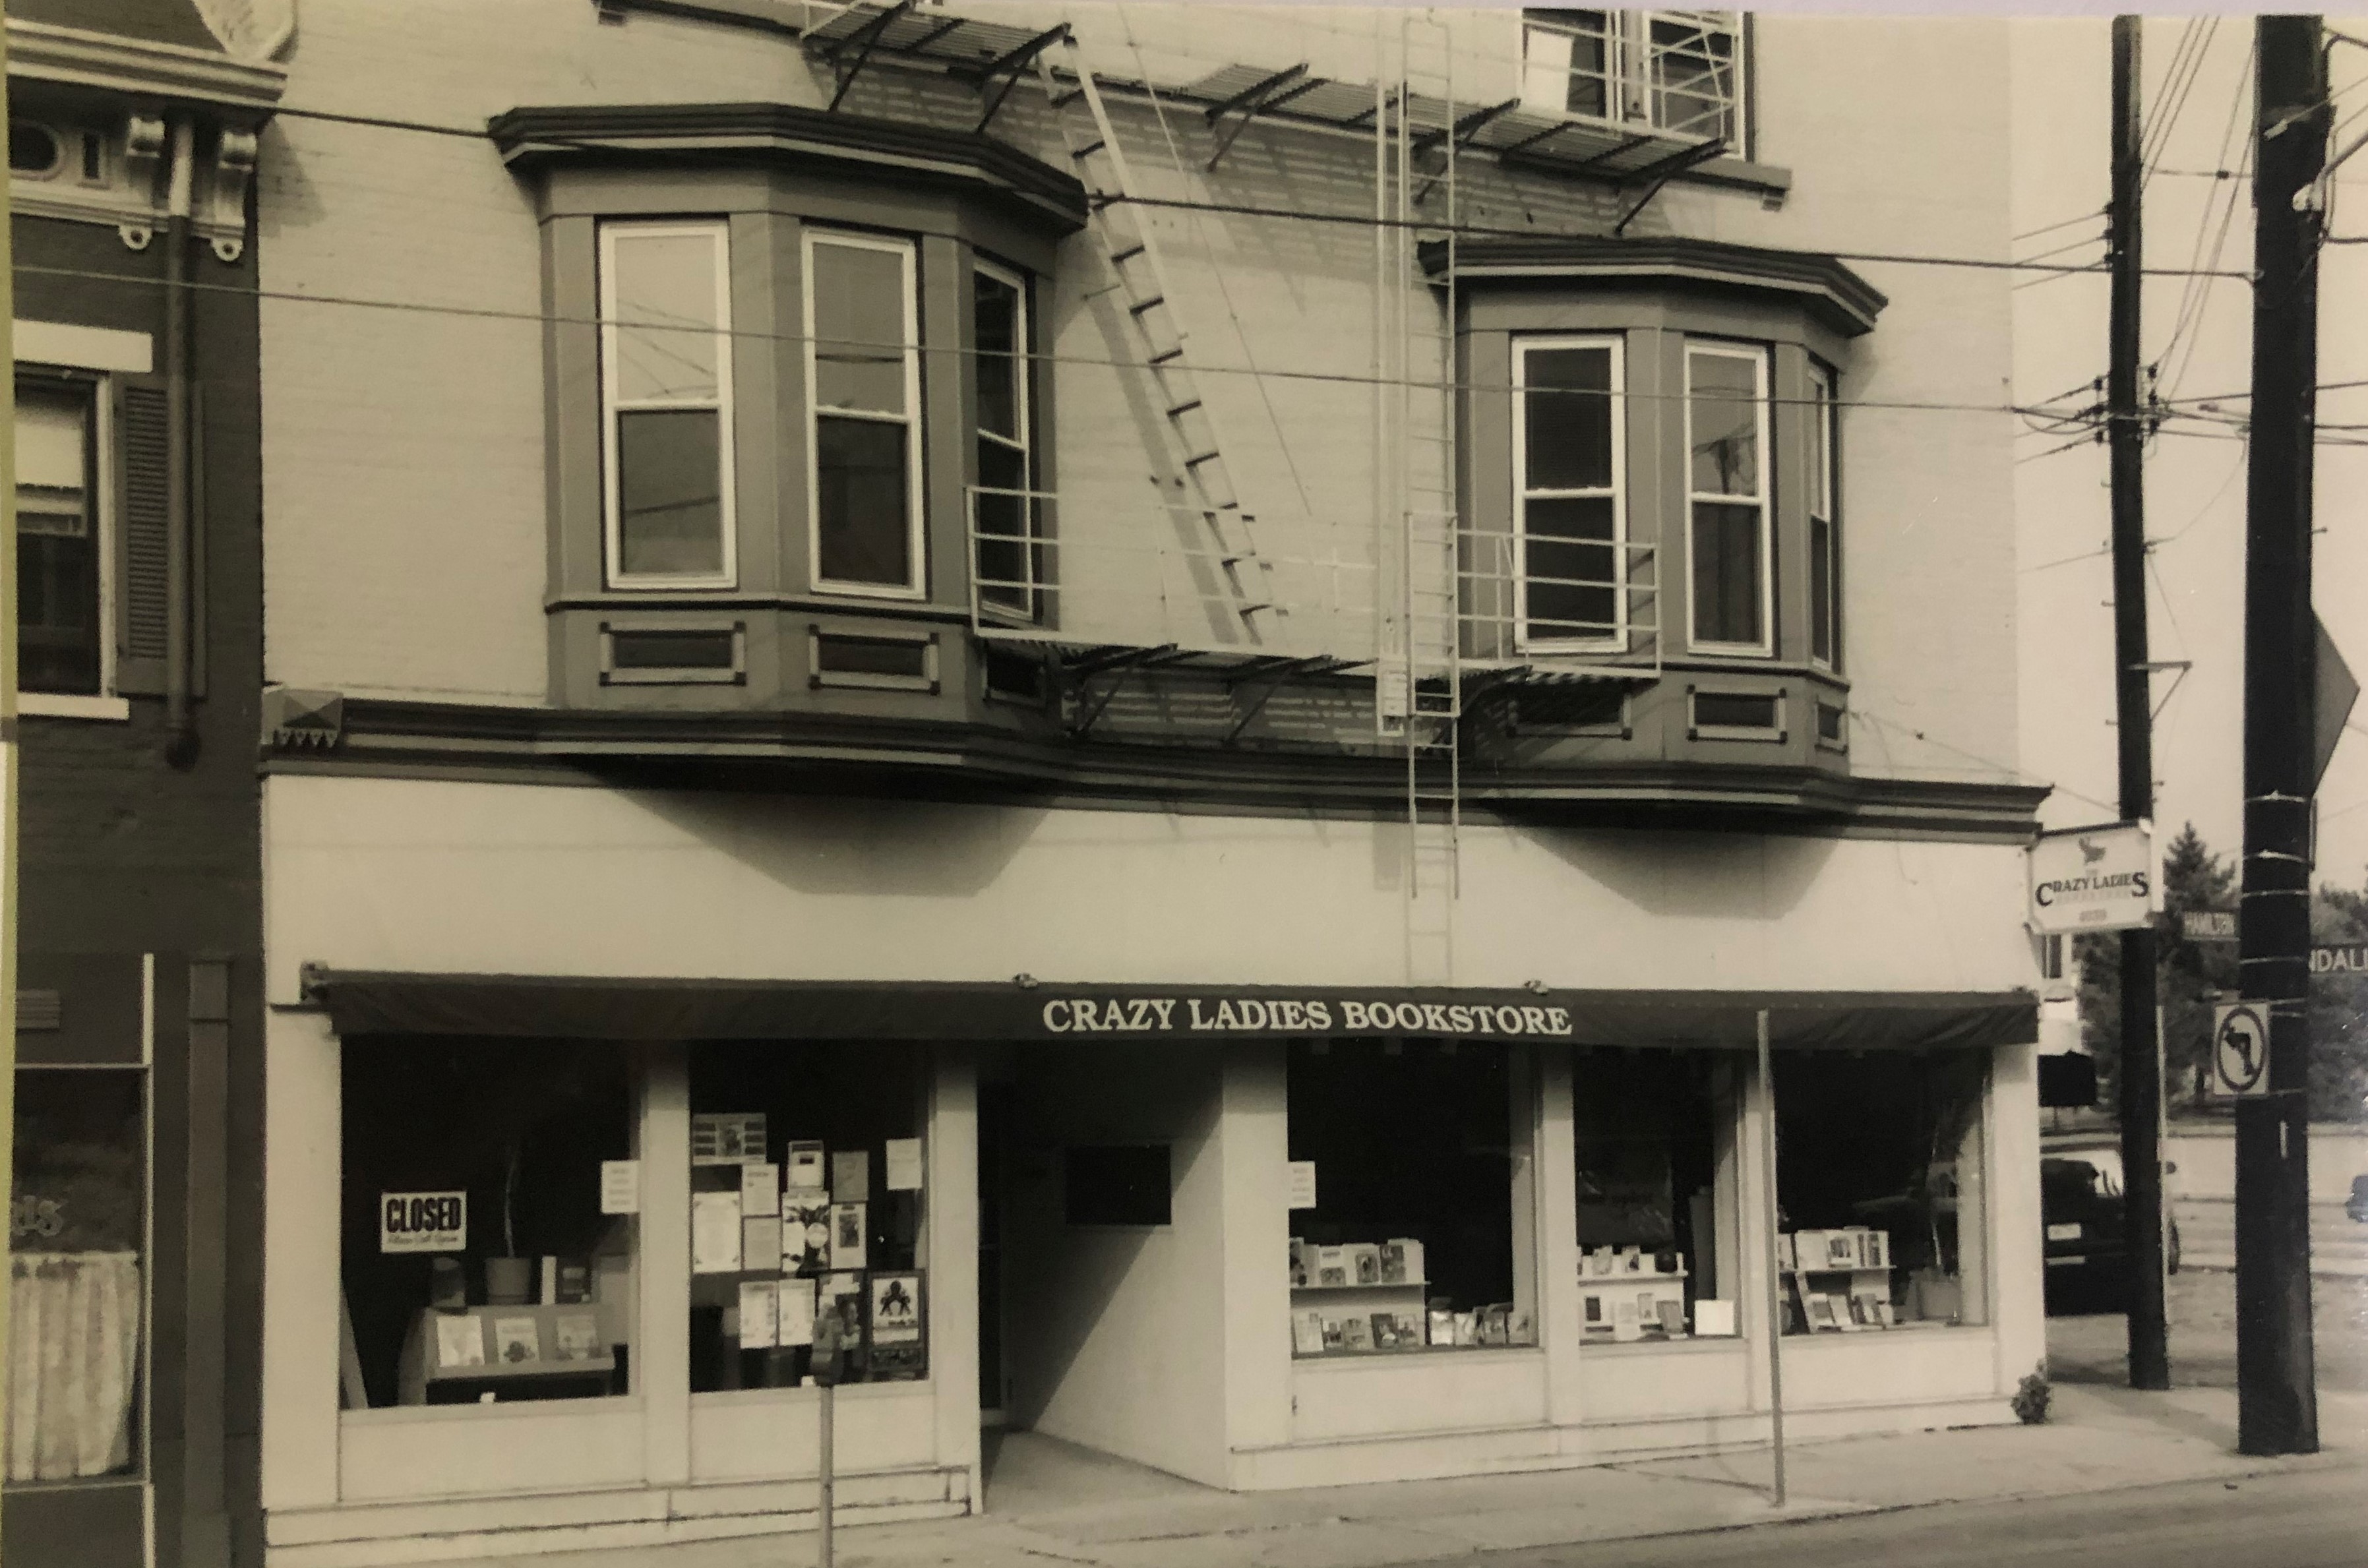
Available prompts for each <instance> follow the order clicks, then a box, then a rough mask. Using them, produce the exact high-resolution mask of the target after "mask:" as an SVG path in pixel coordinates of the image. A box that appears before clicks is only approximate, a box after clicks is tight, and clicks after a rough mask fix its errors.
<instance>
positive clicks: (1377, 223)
mask: <svg viewBox="0 0 2368 1568" xmlns="http://www.w3.org/2000/svg"><path fill="white" fill-rule="evenodd" d="M277 112H278V113H279V114H282V115H287V116H292V117H294V118H296V119H323V120H330V121H334V122H336V123H339V124H347V125H358V126H364V127H369V128H370V129H374V130H384V131H418V132H422V133H425V134H430V135H437V136H453V137H468V138H474V139H476V140H479V141H488V142H489V141H491V140H492V139H493V138H492V133H491V132H490V131H476V130H471V129H468V128H466V127H462V126H451V125H433V124H428V123H426V122H418V121H412V120H402V119H388V118H384V117H381V116H375V115H345V114H333V113H330V112H328V111H326V110H323V109H303V108H286V107H282V108H280V109H279V110H278V111H277ZM536 141H537V142H538V144H540V145H545V146H553V145H556V146H572V147H576V148H579V149H586V150H593V151H597V150H598V149H599V148H600V147H602V146H603V143H601V142H597V141H585V140H571V139H568V138H562V137H543V136H539V137H537V138H536ZM1113 199H1115V200H1123V201H1129V202H1132V203H1133V204H1134V205H1135V206H1138V207H1153V208H1158V209H1160V210H1167V211H1177V212H1204V213H1213V214H1217V215H1219V216H1224V217H1235V218H1277V219H1284V220H1289V221H1292V222H1304V223H1334V224H1346V225H1350V226H1354V227H1357V228H1365V229H1374V228H1379V229H1400V230H1407V231H1411V232H1414V233H1425V234H1451V233H1452V234H1457V235H1461V236H1464V237H1467V238H1476V239H1541V238H1546V239H1552V238H1572V239H1580V238H1594V237H1597V236H1592V235H1557V234H1555V233H1553V232H1552V231H1542V230H1539V229H1537V228H1535V227H1532V226H1522V225H1517V224H1500V223H1442V222H1426V221H1425V220H1422V219H1419V218H1377V217H1375V216H1373V215H1372V214H1371V213H1365V212H1356V213H1351V212H1314V211H1308V210H1304V209H1298V208H1289V207H1265V206H1259V205H1256V204H1254V203H1249V202H1229V201H1196V200H1188V199H1184V198H1181V197H1153V196H1124V197H1118V198H1113ZM1816 254H1817V255H1821V256H1830V257H1831V258H1832V259H1834V260H1836V261H1850V262H1862V263H1865V264H1867V265H1870V266H1882V267H1970V268H1974V269H1976V270H1985V271H2005V272H2044V273H2049V274H2056V273H2066V272H2099V273H2101V272H2102V271H2103V270H2104V264H2103V263H2101V262H2100V263H2097V264H2095V265H2094V266H2088V267H2049V266H2047V265H2045V264H2044V263H2039V262H2021V261H2011V260H2002V259H1998V258H1995V257H1987V256H1906V255H1899V254H1896V253H1891V252H1881V251H1820V252H1817V253H1816ZM2146 276H2147V277H2149V278H2182V277H2186V276H2188V274H2187V273H2185V272H2183V271H2181V270H2180V269H2178V268H2173V267H2148V268H2146ZM2226 276H2227V277H2230V278H2244V279H2246V280H2247V281H2250V280H2251V277H2252V275H2251V274H2250V273H2244V272H2231V273H2228V274H2226Z"/></svg>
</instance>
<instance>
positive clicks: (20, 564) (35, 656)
mask: <svg viewBox="0 0 2368 1568" xmlns="http://www.w3.org/2000/svg"><path fill="white" fill-rule="evenodd" d="M91 409H92V402H91V396H90V392H88V390H87V389H85V388H83V387H78V386H76V387H59V386H44V385H40V384H37V383H31V382H26V381H19V382H18V383H17V679H18V683H19V684H20V686H21V687H23V689H25V690H27V691H47V692H60V693H67V694H73V695H79V696H85V697H90V696H97V695H98V692H99V675H100V671H99V632H100V624H101V621H100V615H99V603H98V594H99V540H98V535H97V528H96V526H95V520H94V518H93V517H92V515H91V504H90V503H91V494H90V453H91V438H90V437H91Z"/></svg>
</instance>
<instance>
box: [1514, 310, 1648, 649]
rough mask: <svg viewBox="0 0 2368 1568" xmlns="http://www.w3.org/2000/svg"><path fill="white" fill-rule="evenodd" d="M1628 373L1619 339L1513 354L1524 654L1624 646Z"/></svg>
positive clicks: (1526, 346) (1560, 342) (1533, 341)
mask: <svg viewBox="0 0 2368 1568" xmlns="http://www.w3.org/2000/svg"><path fill="white" fill-rule="evenodd" d="M1621 375H1622V365H1621V345H1620V341H1619V339H1617V338H1612V337H1570V338H1565V337H1551V338H1528V339H1524V340H1522V341H1520V342H1519V343H1517V344H1516V345H1515V346H1514V354H1513V379H1514V386H1515V388H1516V390H1517V392H1518V395H1519V399H1520V415H1519V418H1518V421H1517V426H1516V430H1515V434H1514V441H1515V447H1516V453H1515V459H1514V463H1515V468H1516V471H1517V472H1519V474H1520V489H1519V493H1518V495H1517V499H1516V506H1515V517H1514V548H1515V551H1516V554H1517V561H1516V573H1517V575H1518V578H1519V581H1520V611H1519V631H1518V635H1519V640H1520V645H1521V646H1522V647H1524V648H1540V647H1571V648H1577V647H1588V646H1593V647H1604V646H1610V645H1613V644H1618V643H1622V642H1624V641H1625V636H1626V631H1627V614H1626V603H1625V601H1626V593H1625V584H1624V582H1623V575H1624V574H1623V571H1622V545H1623V544H1624V543H1625V540H1626V518H1625V514H1624V508H1623V506H1622V477H1623V475H1622V467H1623V460H1622V447H1623V446H1624V444H1625V442H1626V435H1625V432H1624V430H1623V429H1622V423H1623V417H1624V410H1623V407H1622V395H1621Z"/></svg>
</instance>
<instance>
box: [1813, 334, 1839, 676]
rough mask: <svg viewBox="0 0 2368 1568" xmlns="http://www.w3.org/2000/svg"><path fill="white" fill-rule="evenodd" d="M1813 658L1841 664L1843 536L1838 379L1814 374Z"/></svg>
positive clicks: (1818, 368) (1819, 368)
mask: <svg viewBox="0 0 2368 1568" xmlns="http://www.w3.org/2000/svg"><path fill="white" fill-rule="evenodd" d="M1809 657H1810V658H1812V659H1814V660H1816V662H1817V663H1818V664H1821V665H1826V666H1827V668H1829V669H1832V668H1839V666H1840V665H1841V662H1842V608H1841V536H1840V534H1839V531H1838V520H1837V518H1836V517H1835V515H1834V373H1833V372H1832V371H1831V370H1828V369H1826V368H1825V367H1824V366H1823V365H1812V366H1811V367H1810V369H1809Z"/></svg>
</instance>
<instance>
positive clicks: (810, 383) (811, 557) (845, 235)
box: [799, 227, 929, 599]
mask: <svg viewBox="0 0 2368 1568" xmlns="http://www.w3.org/2000/svg"><path fill="white" fill-rule="evenodd" d="M816 245H839V246H843V247H845V248H847V249H849V250H869V251H877V252H881V253H882V254H884V255H889V256H895V257H896V258H897V267H898V271H899V276H900V278H901V282H902V289H901V293H902V296H903V299H904V302H905V341H904V353H905V413H904V414H903V415H888V414H881V413H879V412H877V411H876V410H872V409H862V408H837V407H833V408H830V409H825V408H824V407H823V406H822V404H821V403H820V401H819V398H820V393H819V392H818V391H817V383H818V376H817V366H816V362H815V347H816V345H815V341H814V247H815V246H816ZM917 262H918V256H917V255H916V251H915V248H914V244H913V242H912V241H911V240H909V239H895V238H891V237H889V236H887V235H884V234H867V233H857V232H855V231H853V230H848V229H826V228H812V227H809V228H807V229H806V230H805V231H804V232H803V233H802V234H801V235H800V236H799V267H800V268H801V276H802V277H803V283H804V287H803V290H801V292H802V293H803V297H804V298H803V316H804V332H805V350H806V351H805V361H806V365H805V370H806V379H805V393H806V395H805V403H806V574H807V580H808V582H809V583H811V584H812V585H813V587H814V592H816V593H823V594H841V595H846V596H848V597H856V598H871V599H918V598H922V597H926V596H927V595H928V574H929V568H928V554H927V546H928V540H927V536H926V530H925V528H924V518H925V517H926V508H925V506H924V502H923V495H922V475H923V472H924V471H925V469H926V466H927V465H926V463H925V462H924V460H923V454H922V450H921V444H922V441H923V438H924V435H925V431H924V428H923V424H922V418H921V351H920V342H919V339H920V332H919V298H918V290H917V289H916V274H917V272H918V270H919V269H918V267H917ZM825 413H827V414H828V415H830V416H831V417H832V418H835V419H869V420H873V421H876V422H878V423H880V424H883V425H902V426H905V431H906V437H907V438H906V440H905V540H906V544H905V551H906V553H905V559H906V560H907V561H908V562H910V563H911V568H912V571H911V575H910V576H909V577H908V578H907V580H906V581H905V582H904V583H903V584H894V583H842V582H836V581H834V580H832V579H830V578H827V577H825V576H824V575H823V574H822V460H821V450H822V448H821V440H822V430H821V425H822V416H823V415H825Z"/></svg>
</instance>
